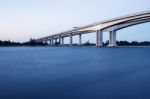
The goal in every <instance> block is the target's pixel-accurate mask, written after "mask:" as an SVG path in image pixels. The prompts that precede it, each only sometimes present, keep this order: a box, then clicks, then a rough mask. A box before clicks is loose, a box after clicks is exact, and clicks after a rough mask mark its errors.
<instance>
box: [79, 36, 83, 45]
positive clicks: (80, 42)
mask: <svg viewBox="0 0 150 99" xmlns="http://www.w3.org/2000/svg"><path fill="white" fill-rule="evenodd" d="M81 45H82V35H81V34H79V46H81Z"/></svg>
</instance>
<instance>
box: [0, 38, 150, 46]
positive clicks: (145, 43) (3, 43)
mask: <svg viewBox="0 0 150 99" xmlns="http://www.w3.org/2000/svg"><path fill="white" fill-rule="evenodd" d="M103 44H104V46H107V45H108V44H109V41H106V42H104V43H103ZM46 45H48V43H43V42H38V43H37V42H35V40H32V39H31V40H30V41H29V42H25V43H20V42H13V41H10V40H8V41H2V40H0V46H46ZM54 45H59V42H56V43H55V44H54ZM66 45H67V44H66ZM74 45H78V44H74ZM95 45H96V44H95V43H90V42H89V41H87V42H86V43H83V44H82V46H95ZM117 45H118V46H150V41H143V42H138V41H132V42H128V41H117Z"/></svg>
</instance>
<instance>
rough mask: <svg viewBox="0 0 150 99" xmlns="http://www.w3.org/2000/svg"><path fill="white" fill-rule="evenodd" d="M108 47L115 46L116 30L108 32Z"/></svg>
mask: <svg viewBox="0 0 150 99" xmlns="http://www.w3.org/2000/svg"><path fill="white" fill-rule="evenodd" d="M108 46H110V47H115V46H117V44H116V31H110V32H109V45H108Z"/></svg>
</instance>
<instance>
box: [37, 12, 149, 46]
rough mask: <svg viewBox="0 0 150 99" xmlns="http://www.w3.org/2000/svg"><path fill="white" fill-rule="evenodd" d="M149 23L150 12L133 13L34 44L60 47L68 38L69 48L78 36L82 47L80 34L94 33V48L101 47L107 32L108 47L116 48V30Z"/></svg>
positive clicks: (55, 35) (58, 34) (40, 40)
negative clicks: (47, 43)
mask: <svg viewBox="0 0 150 99" xmlns="http://www.w3.org/2000/svg"><path fill="white" fill-rule="evenodd" d="M146 22H150V11H145V12H140V13H135V14H131V15H127V16H123V17H117V18H114V19H110V20H105V21H102V22H98V23H94V24H89V25H86V26H82V27H75V28H74V29H71V30H68V31H64V32H60V33H56V34H53V35H49V36H46V37H42V38H39V39H35V42H48V41H49V44H50V45H54V44H55V42H57V40H58V42H59V44H60V45H63V44H64V38H65V37H69V38H70V44H69V45H70V46H72V44H73V36H75V35H79V45H82V34H86V33H96V46H97V47H100V46H103V32H104V31H106V32H109V45H108V46H112V47H113V46H117V44H116V33H117V31H118V30H121V29H124V28H127V27H130V26H133V25H138V24H142V23H146Z"/></svg>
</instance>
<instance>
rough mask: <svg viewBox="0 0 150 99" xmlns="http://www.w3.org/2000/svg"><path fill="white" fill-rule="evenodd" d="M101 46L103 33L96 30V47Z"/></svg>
mask: <svg viewBox="0 0 150 99" xmlns="http://www.w3.org/2000/svg"><path fill="white" fill-rule="evenodd" d="M100 46H103V31H102V30H97V31H96V47H100Z"/></svg>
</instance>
